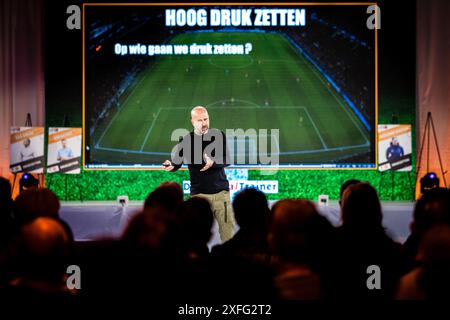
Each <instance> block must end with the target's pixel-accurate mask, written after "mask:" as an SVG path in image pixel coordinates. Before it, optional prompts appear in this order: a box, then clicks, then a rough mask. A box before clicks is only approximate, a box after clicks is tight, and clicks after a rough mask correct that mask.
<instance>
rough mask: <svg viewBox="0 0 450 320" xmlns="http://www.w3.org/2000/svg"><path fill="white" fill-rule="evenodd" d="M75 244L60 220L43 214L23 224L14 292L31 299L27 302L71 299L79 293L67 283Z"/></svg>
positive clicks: (12, 283)
mask: <svg viewBox="0 0 450 320" xmlns="http://www.w3.org/2000/svg"><path fill="white" fill-rule="evenodd" d="M72 245H73V239H72V238H71V235H70V234H69V233H68V232H67V231H66V227H65V226H63V225H62V224H61V223H60V222H59V221H58V220H55V219H53V218H50V217H39V218H36V219H34V220H33V221H32V222H30V223H27V224H25V225H23V226H22V227H21V231H20V238H19V246H18V252H19V257H18V259H19V261H18V263H17V273H18V275H17V277H15V278H14V279H12V280H11V282H10V285H11V292H10V294H12V295H13V296H14V295H17V297H20V298H21V299H22V301H26V300H31V301H27V303H29V302H33V303H36V301H41V302H43V303H46V304H48V303H57V302H70V300H71V298H72V297H73V296H74V295H75V294H76V292H75V291H71V290H69V288H68V287H67V284H66V270H67V267H68V265H69V255H70V249H71V247H72ZM25 297H26V298H27V299H25V300H24V298H25ZM36 299H37V300H36Z"/></svg>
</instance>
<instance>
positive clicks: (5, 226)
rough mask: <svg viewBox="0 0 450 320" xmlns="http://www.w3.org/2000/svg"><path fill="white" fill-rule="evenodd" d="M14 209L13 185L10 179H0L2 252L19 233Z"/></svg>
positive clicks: (0, 247) (0, 248)
mask: <svg viewBox="0 0 450 320" xmlns="http://www.w3.org/2000/svg"><path fill="white" fill-rule="evenodd" d="M12 208H13V200H12V195H11V184H10V182H9V180H8V179H5V178H3V177H0V252H1V251H2V250H3V249H4V248H5V247H7V246H8V245H9V244H10V242H11V240H12V238H13V237H14V236H15V235H16V234H17V231H18V227H17V224H16V223H15V222H14V219H13V215H12Z"/></svg>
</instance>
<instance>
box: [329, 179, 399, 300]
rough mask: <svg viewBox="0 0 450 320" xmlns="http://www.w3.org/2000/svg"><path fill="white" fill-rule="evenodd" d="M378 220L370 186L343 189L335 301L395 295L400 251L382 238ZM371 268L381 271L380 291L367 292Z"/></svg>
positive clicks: (375, 198)
mask: <svg viewBox="0 0 450 320" xmlns="http://www.w3.org/2000/svg"><path fill="white" fill-rule="evenodd" d="M382 220H383V214H382V210H381V203H380V200H379V198H378V195H377V192H376V190H375V189H374V188H373V187H372V186H371V185H370V184H368V183H357V184H353V185H351V186H349V187H347V188H346V190H345V191H344V194H343V200H342V226H341V227H339V228H338V229H337V245H338V246H337V251H336V253H337V255H336V257H335V259H336V261H335V263H336V265H335V279H336V282H335V284H334V289H335V290H336V291H335V292H334V295H335V297H336V298H338V299H347V298H352V299H357V300H358V299H390V298H392V296H393V294H394V293H395V287H396V284H397V281H398V279H399V277H400V273H401V262H402V260H401V259H402V258H401V247H400V245H399V244H397V243H395V242H394V241H393V240H392V239H391V238H390V237H389V236H388V235H387V234H386V232H385V230H384V228H383V225H382ZM372 265H375V266H377V267H379V268H380V270H381V277H380V279H381V283H380V284H381V289H369V288H368V285H367V281H368V278H369V276H370V275H371V274H370V273H368V270H369V269H368V268H369V267H370V266H372ZM374 279H375V278H374ZM374 281H375V280H374ZM375 285H377V284H376V283H375Z"/></svg>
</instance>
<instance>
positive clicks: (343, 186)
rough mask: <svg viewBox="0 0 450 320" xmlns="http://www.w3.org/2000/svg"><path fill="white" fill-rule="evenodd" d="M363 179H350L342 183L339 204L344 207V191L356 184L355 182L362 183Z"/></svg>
mask: <svg viewBox="0 0 450 320" xmlns="http://www.w3.org/2000/svg"><path fill="white" fill-rule="evenodd" d="M360 182H361V181H360V180H357V179H349V180H346V181H345V182H344V183H343V184H342V185H341V187H340V189H339V206H341V207H342V196H343V195H344V191H345V190H346V189H347V188H348V187H350V186H351V185H354V184H357V183H360Z"/></svg>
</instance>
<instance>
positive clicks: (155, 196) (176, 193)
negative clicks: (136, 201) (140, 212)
mask: <svg viewBox="0 0 450 320" xmlns="http://www.w3.org/2000/svg"><path fill="white" fill-rule="evenodd" d="M182 202H183V190H182V189H181V186H180V185H179V184H178V183H176V182H163V183H161V184H160V185H159V186H158V187H157V188H156V189H155V190H153V191H152V192H150V194H149V195H148V196H147V199H145V202H144V208H145V209H148V208H153V207H157V206H160V207H162V208H164V209H168V210H170V211H175V210H176V209H177V208H178V206H180V205H181V203H182Z"/></svg>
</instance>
